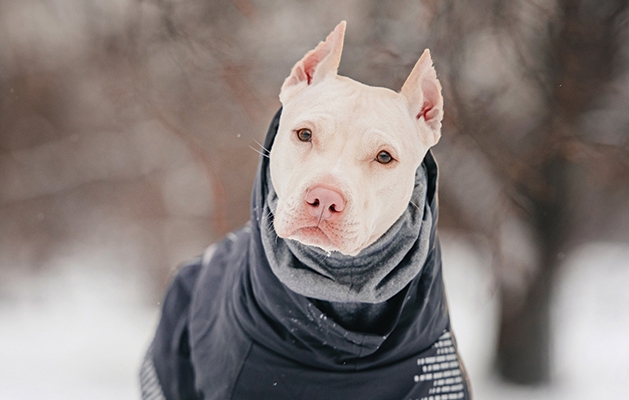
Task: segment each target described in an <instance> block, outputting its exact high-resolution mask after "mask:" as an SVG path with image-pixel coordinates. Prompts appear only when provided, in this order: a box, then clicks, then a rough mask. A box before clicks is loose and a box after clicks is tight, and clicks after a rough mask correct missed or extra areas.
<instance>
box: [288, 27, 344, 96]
mask: <svg viewBox="0 0 629 400" xmlns="http://www.w3.org/2000/svg"><path fill="white" fill-rule="evenodd" d="M345 25H346V23H345V21H341V23H339V24H338V25H337V26H336V28H334V30H333V31H332V33H330V34H329V35H328V37H327V38H326V39H325V41H324V42H320V43H319V45H318V46H317V47H315V48H314V49H313V50H310V51H309V52H308V53H306V55H305V56H304V58H302V59H301V60H299V61H298V62H297V64H295V66H294V67H293V69H292V70H291V72H290V75H289V76H288V78H286V80H284V84H283V85H282V89H281V90H280V102H281V103H282V104H284V105H286V102H287V101H288V100H290V98H291V97H293V96H294V95H295V94H297V93H298V92H300V91H301V90H302V89H304V88H305V87H307V86H309V85H314V84H316V83H318V82H321V81H322V80H323V79H325V78H326V77H330V76H336V74H337V71H338V69H339V64H340V62H341V53H342V52H343V39H344V37H345Z"/></svg>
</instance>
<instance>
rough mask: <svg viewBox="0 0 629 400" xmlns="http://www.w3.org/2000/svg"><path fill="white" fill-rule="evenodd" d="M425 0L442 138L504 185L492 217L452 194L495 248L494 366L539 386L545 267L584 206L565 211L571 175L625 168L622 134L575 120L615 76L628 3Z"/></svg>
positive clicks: (546, 300)
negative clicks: (518, 227) (515, 224)
mask: <svg viewBox="0 0 629 400" xmlns="http://www.w3.org/2000/svg"><path fill="white" fill-rule="evenodd" d="M427 3H428V4H429V5H431V6H432V7H433V10H434V18H433V19H432V22H431V24H432V25H431V26H432V27H433V28H434V29H433V32H434V33H433V35H432V39H431V40H432V41H433V42H434V43H435V49H436V51H437V53H438V56H437V59H440V60H441V63H443V64H444V65H443V67H444V68H441V70H442V71H444V70H445V71H447V72H446V77H447V78H446V79H445V81H446V92H447V97H448V100H449V104H450V106H451V110H450V111H451V113H450V114H449V115H447V116H446V118H448V120H447V121H446V124H445V126H446V130H449V131H450V132H446V136H450V135H452V137H454V139H452V140H454V141H457V140H459V145H460V144H461V142H463V143H465V145H467V146H468V147H469V148H470V149H471V150H472V151H476V152H478V153H480V154H481V155H482V158H483V159H484V160H486V161H487V162H488V163H489V165H490V172H491V176H492V178H493V179H495V181H496V182H498V184H499V185H500V186H501V187H502V188H503V191H502V194H501V197H502V199H503V200H504V202H503V203H502V204H501V208H502V210H501V208H498V207H496V208H493V213H494V214H496V215H497V217H498V220H497V223H495V224H486V223H483V222H482V221H479V217H478V215H477V214H475V213H474V212H473V211H474V208H473V207H470V206H469V205H466V204H465V203H466V202H476V201H481V202H482V201H484V200H483V199H482V198H481V199H479V198H469V197H468V198H467V199H465V200H463V201H457V200H455V201H454V203H456V204H457V207H458V208H459V210H460V214H461V216H462V218H463V220H466V221H467V224H468V226H471V227H473V229H476V230H480V231H485V232H484V233H485V234H486V235H487V236H488V237H490V238H493V241H494V245H495V249H496V252H497V253H498V255H499V258H498V259H497V263H496V264H497V265H496V272H497V274H498V277H499V278H500V279H499V284H500V288H499V289H500V296H501V301H502V308H501V310H502V311H501V322H500V335H499V343H498V360H497V361H498V368H499V370H500V373H501V375H502V376H503V377H505V378H506V379H508V380H510V381H514V382H520V383H539V382H544V381H547V380H548V379H549V377H550V362H549V361H550V342H549V341H550V328H549V323H550V320H549V318H550V317H549V310H550V301H551V293H552V287H553V284H554V278H555V274H556V272H557V268H558V266H559V265H560V263H561V259H562V258H563V255H564V254H565V252H566V251H567V250H568V249H569V247H570V246H571V245H573V244H574V243H575V241H577V240H579V239H580V238H579V237H578V235H577V233H578V229H577V227H578V225H579V223H580V221H579V218H580V217H582V216H583V215H584V214H587V210H584V209H576V207H583V206H584V204H583V203H578V202H576V201H575V198H576V197H579V196H581V195H582V194H583V193H582V189H581V187H582V185H580V184H579V182H577V181H576V179H577V177H578V176H579V171H580V170H582V169H584V168H585V169H587V170H588V171H590V172H591V173H596V171H597V170H600V169H605V170H607V171H614V172H613V178H612V180H611V181H610V182H613V183H614V184H615V185H616V186H621V187H626V184H627V176H629V164H628V163H627V160H628V156H629V151H628V150H629V148H628V144H629V140H628V139H629V138H628V137H627V135H625V136H624V137H621V138H617V141H616V142H614V143H607V144H603V143H602V140H601V134H602V132H600V131H592V130H587V129H586V128H585V127H584V122H583V121H584V119H586V118H587V117H588V115H589V114H588V113H590V112H591V111H592V110H595V109H597V108H600V107H601V103H602V101H603V100H604V98H605V96H608V95H609V94H610V90H611V89H612V88H613V87H614V86H613V83H614V82H615V80H616V79H617V78H618V76H619V73H621V72H623V73H626V64H622V61H623V60H622V45H623V43H624V42H623V39H622V37H623V36H622V35H623V29H625V30H626V28H627V27H626V18H627V8H628V6H627V1H624V0H606V1H598V2H594V1H580V0H558V1H556V2H555V1H535V2H525V1H495V0H485V1H477V2H473V4H468V3H465V4H463V2H454V1H448V2H443V3H441V4H436V3H434V2H427ZM623 21H624V26H623ZM479 58H480V60H479ZM479 65H480V67H479ZM479 68H481V70H478V69H479ZM474 69H476V71H474ZM514 87H515V88H517V91H516V92H514V90H513V88H514ZM505 103H509V104H508V106H506V107H505ZM461 137H462V139H461ZM455 146H456V144H455ZM610 178H611V176H610ZM619 183H620V184H621V185H618V184H619ZM493 204H495V203H493ZM504 209H506V210H507V213H510V214H512V215H516V216H517V218H518V219H519V220H520V221H521V222H523V223H524V226H526V227H527V229H528V230H529V231H530V233H531V237H532V241H531V244H532V245H533V250H534V251H533V254H531V257H530V258H529V261H528V262H529V264H532V268H531V265H529V266H527V265H518V260H517V259H514V258H513V257H511V256H510V254H509V252H508V251H504V250H505V249H504V248H502V246H501V243H500V242H501V240H502V237H501V235H502V234H501V233H500V228H499V225H500V224H501V223H502V222H503V221H501V220H500V217H502V215H503V213H504ZM492 230H493V231H492ZM522 245H523V244H522ZM520 264H522V263H520ZM524 264H526V263H524ZM514 270H515V271H518V270H519V272H518V273H517V274H516V275H517V276H519V278H520V279H516V280H515V283H516V284H514V280H513V279H510V278H509V276H512V275H513V274H514Z"/></svg>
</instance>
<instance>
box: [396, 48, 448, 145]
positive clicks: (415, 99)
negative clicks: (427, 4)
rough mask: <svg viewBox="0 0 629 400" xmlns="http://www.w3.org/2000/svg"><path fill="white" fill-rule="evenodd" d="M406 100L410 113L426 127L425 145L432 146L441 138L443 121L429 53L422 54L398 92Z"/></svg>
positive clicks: (439, 91) (441, 104)
mask: <svg viewBox="0 0 629 400" xmlns="http://www.w3.org/2000/svg"><path fill="white" fill-rule="evenodd" d="M400 93H401V94H402V96H404V97H405V98H406V101H407V102H408V106H409V109H410V112H411V113H412V115H413V116H414V117H415V119H416V120H417V122H418V123H422V121H423V122H424V123H425V124H426V125H427V127H428V131H429V132H428V133H429V135H430V136H429V137H428V138H427V144H428V145H429V146H434V145H435V144H437V142H438V141H439V138H440V137H441V120H442V119H443V96H442V95H441V84H440V83H439V80H438V79H437V72H436V71H435V68H434V67H433V66H432V58H431V57H430V51H429V50H428V49H426V50H424V53H423V54H422V56H421V57H420V58H419V61H417V64H415V67H413V70H412V71H411V74H410V75H409V76H408V78H407V79H406V82H404V85H403V86H402V89H401V90H400Z"/></svg>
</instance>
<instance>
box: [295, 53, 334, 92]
mask: <svg viewBox="0 0 629 400" xmlns="http://www.w3.org/2000/svg"><path fill="white" fill-rule="evenodd" d="M329 53H330V52H329V51H320V52H316V51H315V52H313V53H312V54H311V55H310V56H309V57H307V58H306V59H305V60H304V70H303V73H304V74H305V75H306V76H305V79H304V80H308V84H309V85H310V83H312V77H313V76H314V73H315V69H316V68H317V65H319V63H321V60H323V59H324V58H325V57H326V56H327V55H328V54H329ZM303 78H304V77H300V80H301V79H303Z"/></svg>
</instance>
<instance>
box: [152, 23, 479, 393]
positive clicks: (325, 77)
mask: <svg viewBox="0 0 629 400" xmlns="http://www.w3.org/2000/svg"><path fill="white" fill-rule="evenodd" d="M344 33H345V22H341V23H340V24H339V25H338V26H337V27H336V28H335V29H334V31H333V32H332V33H331V34H330V35H329V36H328V38H327V39H326V40H325V42H322V43H320V44H319V45H318V46H317V47H316V48H315V49H314V50H312V51H310V52H308V53H307V54H306V55H305V56H304V57H303V59H301V60H300V61H299V62H298V63H297V64H296V65H295V66H294V67H293V69H292V71H291V73H290V76H289V77H288V78H286V80H285V82H284V84H283V86H282V88H281V92H280V101H281V103H282V106H283V108H282V110H281V112H278V115H276V116H275V118H274V120H273V122H272V123H271V127H270V128H269V132H268V134H267V137H266V140H265V143H264V146H265V148H266V149H268V150H269V151H270V156H269V157H263V158H262V159H261V161H260V168H259V171H258V176H257V179H256V184H255V186H254V190H253V200H252V213H251V214H252V215H251V222H250V224H249V225H248V226H246V227H245V228H243V229H241V230H239V231H238V232H235V233H233V234H230V235H229V237H228V238H227V239H225V240H223V241H222V242H221V243H219V244H217V245H213V246H211V247H210V248H209V249H208V250H207V251H206V252H205V254H204V255H203V257H200V258H198V259H196V260H193V261H192V262H190V263H189V264H188V265H186V266H185V267H183V268H182V269H181V270H180V271H179V273H178V275H177V277H176V278H175V281H174V282H173V284H172V286H171V288H170V290H169V292H168V294H167V296H166V298H165V300H164V308H163V312H162V318H161V321H160V324H159V326H158V329H157V333H156V335H155V339H154V341H153V343H152V345H151V347H150V349H149V351H148V353H147V357H146V359H145V362H144V364H143V367H142V372H141V378H142V379H141V381H142V392H143V398H144V399H163V398H165V399H278V400H288V399H291V400H293V399H309V400H310V399H322V400H323V399H325V400H333V399H343V400H346V399H383V400H392V399H400V400H401V399H424V400H429V399H431V400H444V399H469V396H470V395H469V388H468V384H467V379H466V376H465V372H464V370H463V367H462V363H461V361H460V359H459V357H458V354H457V349H456V343H455V342H454V337H453V335H452V333H451V331H450V321H449V315H448V309H447V302H446V300H445V292H444V288H443V280H442V275H441V254H440V249H439V244H438V239H437V236H436V226H435V223H436V216H437V201H436V180H437V167H436V164H435V162H434V160H433V158H432V155H431V154H430V152H429V148H430V147H431V146H433V145H435V144H436V143H437V141H438V140H439V137H440V130H441V120H442V117H443V98H442V96H441V85H440V84H439V81H438V80H437V75H436V73H435V70H434V68H433V66H432V60H431V57H430V53H429V52H428V51H425V52H424V53H423V55H422V56H421V57H420V59H419V61H418V62H417V64H416V65H415V67H414V68H413V70H412V72H411V74H410V76H409V77H408V79H407V80H406V82H405V83H404V85H403V87H402V89H401V91H400V92H399V93H397V92H394V91H391V90H389V89H384V88H378V87H370V86H366V85H364V84H361V83H358V82H356V81H353V80H351V79H349V78H345V77H341V76H338V75H337V69H338V66H339V62H340V59H341V52H342V47H343V37H344Z"/></svg>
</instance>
